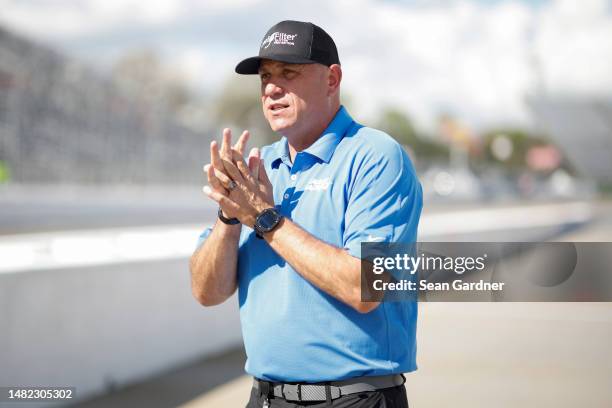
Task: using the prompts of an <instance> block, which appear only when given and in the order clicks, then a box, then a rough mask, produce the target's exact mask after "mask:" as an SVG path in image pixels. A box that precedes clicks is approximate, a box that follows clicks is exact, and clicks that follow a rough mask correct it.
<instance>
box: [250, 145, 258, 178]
mask: <svg viewBox="0 0 612 408" xmlns="http://www.w3.org/2000/svg"><path fill="white" fill-rule="evenodd" d="M260 161H261V159H260V154H259V149H258V148H256V147H254V148H252V149H251V152H250V153H249V171H250V172H251V175H252V176H253V178H254V179H255V180H259V163H260Z"/></svg>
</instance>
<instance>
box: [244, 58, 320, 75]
mask: <svg viewBox="0 0 612 408" xmlns="http://www.w3.org/2000/svg"><path fill="white" fill-rule="evenodd" d="M264 59H267V60H273V61H280V62H288V63H290V64H315V63H316V61H313V60H309V59H307V58H304V57H298V56H295V55H268V56H265V57H251V58H247V59H244V60H242V61H240V62H239V63H238V65H236V68H235V71H236V73H237V74H243V75H253V74H258V73H259V64H260V63H261V60H264Z"/></svg>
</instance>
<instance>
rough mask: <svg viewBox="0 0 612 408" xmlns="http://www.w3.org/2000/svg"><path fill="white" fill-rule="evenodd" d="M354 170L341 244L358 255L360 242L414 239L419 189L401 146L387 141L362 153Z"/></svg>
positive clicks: (420, 195)
mask: <svg viewBox="0 0 612 408" xmlns="http://www.w3.org/2000/svg"><path fill="white" fill-rule="evenodd" d="M389 139H390V138H389ZM356 173H357V174H356V175H355V176H354V180H355V182H354V184H353V185H352V189H351V191H350V194H349V199H348V203H347V210H346V212H345V230H344V235H343V245H344V248H345V249H347V250H348V252H349V253H350V254H351V255H353V256H355V257H358V258H361V243H362V242H401V243H412V242H416V237H417V228H418V223H419V218H420V215H421V209H422V207H423V193H422V189H421V184H420V183H419V181H418V179H417V177H416V174H415V171H414V168H413V166H412V163H411V162H410V159H409V157H408V155H407V154H406V152H405V151H404V149H403V148H402V147H401V146H400V145H399V144H398V143H396V142H395V141H392V140H391V141H387V143H384V144H382V145H381V146H377V150H376V152H370V154H368V155H366V156H365V157H364V159H363V160H362V162H361V163H360V165H359V166H358V170H357V171H356Z"/></svg>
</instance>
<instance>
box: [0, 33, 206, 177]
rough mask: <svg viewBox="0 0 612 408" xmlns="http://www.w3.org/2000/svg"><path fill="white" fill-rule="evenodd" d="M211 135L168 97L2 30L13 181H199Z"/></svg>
mask: <svg viewBox="0 0 612 408" xmlns="http://www.w3.org/2000/svg"><path fill="white" fill-rule="evenodd" d="M138 96H140V97H138ZM205 134H206V135H208V136H206V135H205ZM210 135H211V133H210V132H208V131H205V132H201V133H199V132H195V131H194V130H193V129H191V128H187V127H185V126H182V125H181V124H180V123H179V122H177V121H176V120H175V119H174V118H173V115H172V113H171V111H170V110H169V108H168V104H167V103H166V102H165V101H164V100H163V99H160V98H155V97H152V98H142V97H141V95H134V93H133V92H132V93H130V89H128V88H127V87H125V86H121V85H120V84H119V83H118V82H117V81H114V80H112V79H111V78H110V77H105V76H104V75H103V74H100V73H98V72H96V71H95V70H94V69H93V68H91V67H87V66H84V65H83V64H81V63H79V62H77V61H74V60H72V59H70V58H69V57H66V56H63V55H61V54H59V53H57V52H55V51H53V50H50V49H48V48H46V47H44V46H40V45H38V44H35V43H33V42H32V41H30V40H27V39H24V38H21V37H19V36H17V35H15V34H12V33H10V32H8V31H7V30H5V29H2V28H1V27H0V163H3V165H4V166H6V167H8V169H9V171H10V174H11V181H12V182H16V183H76V184H82V183H87V184H91V183H94V184H99V183H105V184H106V183H108V184H117V183H120V184H187V183H191V182H196V181H200V176H201V172H200V171H199V169H200V168H201V165H202V163H205V162H207V161H208V153H207V152H208V144H209V141H210Z"/></svg>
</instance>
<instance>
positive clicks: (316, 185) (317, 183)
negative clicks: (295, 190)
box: [304, 177, 332, 191]
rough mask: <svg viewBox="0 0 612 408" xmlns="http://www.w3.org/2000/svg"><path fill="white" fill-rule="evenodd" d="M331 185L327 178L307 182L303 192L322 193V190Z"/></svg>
mask: <svg viewBox="0 0 612 408" xmlns="http://www.w3.org/2000/svg"><path fill="white" fill-rule="evenodd" d="M331 184H332V182H331V180H330V179H329V177H324V178H320V179H312V180H309V181H308V184H306V187H304V190H306V191H324V190H327V189H328V188H329V186H330V185H331Z"/></svg>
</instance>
